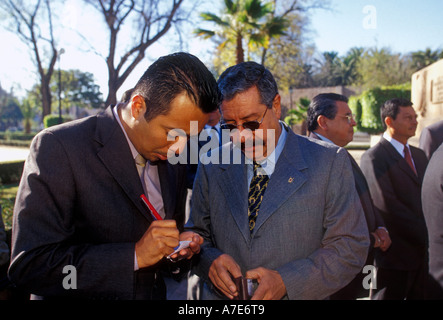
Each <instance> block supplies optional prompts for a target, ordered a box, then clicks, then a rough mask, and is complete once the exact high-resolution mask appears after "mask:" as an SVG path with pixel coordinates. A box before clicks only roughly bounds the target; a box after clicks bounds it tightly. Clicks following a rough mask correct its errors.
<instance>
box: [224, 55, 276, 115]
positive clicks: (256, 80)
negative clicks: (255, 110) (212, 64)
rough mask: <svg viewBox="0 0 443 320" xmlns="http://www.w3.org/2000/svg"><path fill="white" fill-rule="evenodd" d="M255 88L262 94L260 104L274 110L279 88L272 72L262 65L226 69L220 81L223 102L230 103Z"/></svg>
mask: <svg viewBox="0 0 443 320" xmlns="http://www.w3.org/2000/svg"><path fill="white" fill-rule="evenodd" d="M254 86H256V87H257V89H258V91H259V93H260V100H261V101H260V102H261V103H262V104H264V105H266V106H267V107H268V108H272V104H273V101H274V98H275V96H276V95H277V94H278V87H277V83H276V82H275V79H274V77H273V75H272V74H271V72H270V71H269V70H268V69H266V68H265V67H264V66H262V65H261V64H258V63H256V62H252V61H248V62H242V63H239V64H237V65H235V66H232V67H229V68H228V69H226V70H225V71H224V72H223V73H222V75H221V76H220V78H219V79H218V87H219V89H220V92H221V101H223V100H228V101H229V100H231V99H233V98H234V96H235V95H236V94H238V93H242V92H245V91H247V90H249V89H250V88H252V87H254Z"/></svg>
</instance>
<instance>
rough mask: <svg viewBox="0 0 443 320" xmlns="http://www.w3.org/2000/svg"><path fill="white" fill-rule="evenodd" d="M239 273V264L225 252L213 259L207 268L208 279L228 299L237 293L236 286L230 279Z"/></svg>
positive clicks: (239, 274)
mask: <svg viewBox="0 0 443 320" xmlns="http://www.w3.org/2000/svg"><path fill="white" fill-rule="evenodd" d="M241 275H242V273H241V270H240V266H239V265H238V264H237V263H236V262H235V261H234V259H233V258H232V257H230V256H229V255H227V254H222V255H221V256H219V257H218V258H217V259H215V260H214V261H213V263H212V265H211V267H210V268H209V279H210V280H211V281H212V283H213V284H214V285H215V286H216V287H217V289H219V290H220V291H221V292H222V293H223V294H224V295H226V296H227V297H228V298H229V299H233V298H234V297H235V296H237V295H238V292H237V287H236V285H235V283H234V281H232V279H233V278H238V277H241Z"/></svg>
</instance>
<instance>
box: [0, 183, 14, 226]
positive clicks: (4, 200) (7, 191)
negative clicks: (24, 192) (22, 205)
mask: <svg viewBox="0 0 443 320" xmlns="http://www.w3.org/2000/svg"><path fill="white" fill-rule="evenodd" d="M17 191H18V183H15V184H12V185H1V184H0V205H1V207H2V216H3V222H4V224H5V229H6V230H10V229H11V228H12V216H13V212H14V203H15V198H16V196H17Z"/></svg>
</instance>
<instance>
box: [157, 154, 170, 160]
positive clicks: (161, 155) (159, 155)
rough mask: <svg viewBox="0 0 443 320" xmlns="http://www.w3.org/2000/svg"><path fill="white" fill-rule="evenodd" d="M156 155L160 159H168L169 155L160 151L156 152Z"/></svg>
mask: <svg viewBox="0 0 443 320" xmlns="http://www.w3.org/2000/svg"><path fill="white" fill-rule="evenodd" d="M154 157H156V158H157V159H158V160H167V159H168V157H167V156H165V155H163V154H160V153H154Z"/></svg>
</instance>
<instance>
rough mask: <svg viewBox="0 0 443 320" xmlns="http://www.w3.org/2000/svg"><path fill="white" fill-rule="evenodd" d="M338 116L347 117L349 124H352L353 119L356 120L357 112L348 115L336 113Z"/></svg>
mask: <svg viewBox="0 0 443 320" xmlns="http://www.w3.org/2000/svg"><path fill="white" fill-rule="evenodd" d="M335 116H336V117H337V116H339V117H341V118H346V119H347V120H348V124H351V123H352V120H354V121H355V114H353V113H352V114H351V115H347V116H342V115H340V114H336V115H335Z"/></svg>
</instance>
